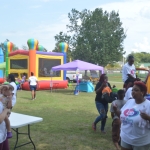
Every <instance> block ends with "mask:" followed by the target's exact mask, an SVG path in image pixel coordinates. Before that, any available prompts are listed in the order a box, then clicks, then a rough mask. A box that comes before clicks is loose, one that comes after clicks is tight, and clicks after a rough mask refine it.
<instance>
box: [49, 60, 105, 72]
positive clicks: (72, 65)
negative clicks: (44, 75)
mask: <svg viewBox="0 0 150 150" xmlns="http://www.w3.org/2000/svg"><path fill="white" fill-rule="evenodd" d="M77 69H78V70H101V72H102V73H103V72H104V68H103V67H101V66H98V65H94V64H91V63H88V62H85V61H81V60H74V61H72V62H69V63H66V64H63V65H59V66H55V67H52V70H53V71H58V70H77Z"/></svg>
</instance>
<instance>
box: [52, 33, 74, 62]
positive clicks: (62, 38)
mask: <svg viewBox="0 0 150 150" xmlns="http://www.w3.org/2000/svg"><path fill="white" fill-rule="evenodd" d="M55 41H57V43H56V44H55V49H54V50H53V52H61V50H60V49H59V43H61V42H66V43H67V44H68V46H69V47H68V51H67V62H69V61H70V59H72V56H71V44H72V43H71V36H69V35H67V34H65V33H63V32H59V34H57V35H56V36H55Z"/></svg>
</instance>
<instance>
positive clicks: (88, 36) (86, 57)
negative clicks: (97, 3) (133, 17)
mask: <svg viewBox="0 0 150 150" xmlns="http://www.w3.org/2000/svg"><path fill="white" fill-rule="evenodd" d="M68 18H69V21H70V23H69V25H67V28H68V31H67V33H68V34H70V35H71V36H69V40H70V43H69V44H71V47H70V50H71V52H72V57H73V59H80V60H83V61H87V62H91V63H94V64H99V65H102V66H106V65H107V64H108V63H112V62H114V61H119V60H121V58H122V55H123V54H124V53H125V52H124V50H123V41H124V39H125V38H126V35H125V32H124V29H123V28H122V23H121V21H120V18H119V13H118V12H117V13H116V12H115V11H112V12H111V13H108V12H107V11H105V12H103V10H102V9H101V8H97V9H95V10H94V11H89V10H86V9H85V10H83V11H81V12H79V11H78V10H76V9H72V10H71V13H69V14H68ZM61 35H63V37H68V35H67V34H59V35H56V36H55V40H57V39H59V37H60V36H61ZM69 46H70V45H69Z"/></svg>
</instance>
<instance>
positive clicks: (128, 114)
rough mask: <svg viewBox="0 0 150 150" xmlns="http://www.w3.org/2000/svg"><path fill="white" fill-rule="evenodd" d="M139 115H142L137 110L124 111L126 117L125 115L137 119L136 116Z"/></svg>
mask: <svg viewBox="0 0 150 150" xmlns="http://www.w3.org/2000/svg"><path fill="white" fill-rule="evenodd" d="M139 113H140V112H139V111H137V110H135V109H134V108H132V109H126V110H125V111H124V115H125V116H126V117H135V116H137V115H138V114H139Z"/></svg>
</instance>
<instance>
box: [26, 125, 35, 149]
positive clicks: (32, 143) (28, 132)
mask: <svg viewBox="0 0 150 150" xmlns="http://www.w3.org/2000/svg"><path fill="white" fill-rule="evenodd" d="M28 137H29V139H30V141H31V143H32V145H33V147H34V149H35V150H36V148H35V144H34V143H33V141H32V139H31V136H30V125H29V124H28Z"/></svg>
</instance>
